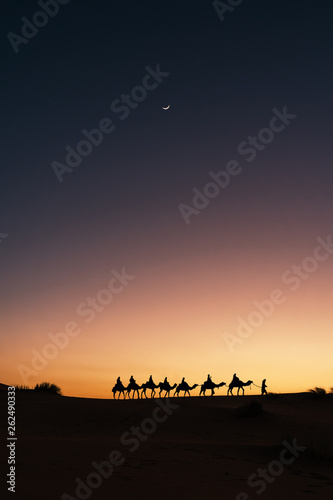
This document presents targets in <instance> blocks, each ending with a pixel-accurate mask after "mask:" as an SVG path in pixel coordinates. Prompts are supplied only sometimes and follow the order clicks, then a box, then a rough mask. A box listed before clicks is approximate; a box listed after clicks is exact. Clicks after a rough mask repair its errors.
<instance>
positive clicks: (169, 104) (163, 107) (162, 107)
mask: <svg viewBox="0 0 333 500" xmlns="http://www.w3.org/2000/svg"><path fill="white" fill-rule="evenodd" d="M169 108H170V104H168V106H167V107H166V108H164V106H162V109H169Z"/></svg>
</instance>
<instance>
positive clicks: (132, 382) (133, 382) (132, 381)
mask: <svg viewBox="0 0 333 500" xmlns="http://www.w3.org/2000/svg"><path fill="white" fill-rule="evenodd" d="M135 383H136V381H135V379H134V378H133V375H131V378H130V384H135Z"/></svg>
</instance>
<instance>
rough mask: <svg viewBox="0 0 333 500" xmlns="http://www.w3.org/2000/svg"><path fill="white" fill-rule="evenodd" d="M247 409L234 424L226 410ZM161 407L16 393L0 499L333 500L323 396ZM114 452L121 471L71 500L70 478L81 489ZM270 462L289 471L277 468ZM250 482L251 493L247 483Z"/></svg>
mask: <svg viewBox="0 0 333 500" xmlns="http://www.w3.org/2000/svg"><path fill="white" fill-rule="evenodd" d="M162 401H163V400H162ZM253 401H259V402H261V403H262V404H263V412H262V413H259V414H254V415H252V416H241V415H239V414H238V412H237V411H235V410H236V409H237V408H238V407H240V406H243V405H247V404H250V403H251V402H253ZM0 402H1V415H2V416H3V415H6V403H7V394H6V392H5V391H1V393H0ZM164 402H165V400H164ZM170 404H171V405H175V404H177V405H179V407H177V408H174V407H173V406H170V407H169V409H167V410H165V409H163V408H161V407H160V406H159V405H158V404H157V402H156V401H154V400H152V399H148V400H130V401H128V400H125V401H122V400H119V401H117V400H116V401H114V400H100V399H81V398H68V397H58V396H52V395H48V394H44V395H43V394H35V393H30V392H18V393H17V403H16V406H17V408H16V412H17V414H16V425H17V438H18V439H17V444H16V461H17V463H16V493H15V494H11V493H9V492H7V493H6V486H5V487H4V482H5V481H4V477H5V474H6V473H7V472H8V471H7V470H6V469H8V466H7V454H8V449H6V443H5V442H4V440H2V443H3V444H2V446H1V454H0V463H1V471H2V473H1V475H2V477H1V492H0V497H1V498H14V499H16V500H21V499H22V500H30V499H31V500H54V499H59V500H60V499H61V498H63V499H64V500H65V499H67V500H69V499H74V498H90V499H92V500H95V499H96V500H97V499H103V500H111V499H114V498H123V499H141V498H142V499H146V500H150V499H175V500H178V499H187V498H188V499H209V500H217V499H218V500H224V499H233V500H236V499H237V500H250V499H258V500H259V499H270V500H284V499H285V500H288V499H293V500H298V499H307V500H311V499H312V498H313V499H320V500H321V499H323V500H324V499H325V500H326V499H330V498H333V460H332V458H333V398H332V397H330V396H327V397H326V398H324V399H318V398H311V397H310V396H309V395H308V394H306V393H302V394H288V395H281V396H279V397H277V398H272V399H270V398H266V399H262V398H260V397H259V396H257V397H254V396H245V397H241V396H240V397H236V396H234V397H230V396H229V397H227V396H214V397H206V398H199V397H191V398H186V399H184V398H170V400H169V405H170ZM162 406H163V404H162ZM156 408H160V409H159V410H157V409H156ZM254 410H256V408H255V407H254ZM168 413H169V414H168ZM240 413H242V411H240ZM245 413H246V412H245ZM254 413H256V412H255V411H254ZM145 419H148V420H145ZM149 419H150V420H149ZM1 420H2V423H1V434H2V435H5V436H6V427H5V424H6V422H5V421H4V419H3V418H1ZM156 420H159V422H156ZM161 420H164V421H163V422H162V421H161ZM132 426H138V427H139V428H140V435H141V437H142V439H143V440H140V438H135V437H134V438H133V435H132V431H131V428H132ZM142 428H143V430H142ZM124 433H127V434H125V435H124ZM147 433H150V434H147ZM122 436H123V437H122ZM294 440H296V441H294ZM283 441H287V442H288V443H290V445H292V444H293V441H294V443H295V442H296V444H297V446H303V447H304V446H305V447H306V448H307V449H306V450H305V451H297V450H296V451H295V453H294V454H295V455H296V456H294V457H293V455H292V453H291V452H290V451H288V452H284V454H283V455H280V453H281V451H282V450H283V449H284V448H285V445H283ZM114 450H119V453H118V454H115V455H114V456H113V458H114V459H115V463H118V464H119V462H121V461H122V462H123V463H122V464H120V465H118V466H117V465H115V466H114V469H113V472H112V473H111V472H110V471H111V467H109V468H108V467H107V466H106V467H105V468H104V469H103V470H104V471H105V472H104V474H106V475H107V474H110V475H109V477H108V478H107V479H106V478H101V476H100V475H96V474H94V475H93V476H91V478H90V479H91V480H92V482H93V483H92V486H95V483H96V482H97V483H101V484H100V486H99V487H98V488H95V487H93V488H90V490H89V489H88V490H86V489H83V488H82V489H81V490H80V492H81V495H80V496H77V493H76V492H75V490H76V487H77V484H78V483H77V482H76V478H80V479H81V480H83V481H84V483H86V478H87V476H89V474H91V473H92V472H95V473H96V472H97V471H96V469H95V468H94V467H93V465H92V462H96V463H97V464H100V463H101V462H103V461H109V460H110V453H111V452H112V451H114ZM297 455H298V456H297ZM279 457H282V458H283V460H286V461H288V462H290V463H289V464H288V465H286V464H284V465H279V463H278V462H279V461H280V463H281V459H280V458H279ZM111 458H112V457H111ZM293 459H294V460H293ZM272 461H274V462H272ZM282 467H283V471H282ZM259 468H261V469H266V470H267V469H268V470H269V471H270V472H268V473H267V474H268V476H266V477H268V480H267V481H265V480H264V479H260V478H259V477H258V476H257V475H258V469H259ZM274 474H275V476H274ZM251 475H252V477H253V479H252V481H253V485H252V486H251V485H249V484H248V478H249V476H251ZM262 490H263V492H262V493H260V492H261V491H262ZM242 492H244V493H243V494H242ZM65 493H67V495H68V496H65V495H64V494H65ZM62 495H64V496H62Z"/></svg>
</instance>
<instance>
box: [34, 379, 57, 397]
mask: <svg viewBox="0 0 333 500" xmlns="http://www.w3.org/2000/svg"><path fill="white" fill-rule="evenodd" d="M34 391H37V392H50V393H52V394H58V396H61V389H60V387H58V386H57V385H55V384H50V383H49V382H42V383H41V384H37V385H36V386H35V388H34Z"/></svg>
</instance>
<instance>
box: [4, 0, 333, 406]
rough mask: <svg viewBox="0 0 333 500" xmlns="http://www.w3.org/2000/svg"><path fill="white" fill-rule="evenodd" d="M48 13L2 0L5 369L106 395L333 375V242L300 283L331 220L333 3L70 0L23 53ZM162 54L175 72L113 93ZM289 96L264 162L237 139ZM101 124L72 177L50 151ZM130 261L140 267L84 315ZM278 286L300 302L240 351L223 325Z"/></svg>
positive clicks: (59, 155)
mask: <svg viewBox="0 0 333 500" xmlns="http://www.w3.org/2000/svg"><path fill="white" fill-rule="evenodd" d="M38 10H41V8H40V7H39V6H38V4H37V2H35V1H28V2H26V1H25V2H23V1H15V2H11V1H10V2H9V1H6V2H4V3H3V4H2V6H1V14H2V15H1V16H0V19H1V33H2V38H1V40H2V42H1V45H2V54H3V63H2V64H3V65H2V72H1V73H2V75H1V88H2V133H1V136H2V144H3V147H2V168H1V171H0V194H1V196H0V200H1V206H2V209H1V212H0V269H1V286H0V310H1V334H0V335H1V366H0V381H1V382H2V383H6V384H23V383H27V385H29V386H34V385H35V384H36V383H39V382H42V381H49V382H51V383H56V384H58V385H59V386H60V387H61V388H62V391H63V393H64V394H65V395H69V396H83V397H101V398H108V397H110V395H111V393H110V390H111V387H112V386H113V385H114V383H115V381H116V378H117V377H118V376H120V377H121V378H122V380H123V381H124V383H125V384H126V383H127V381H128V379H129V377H130V375H132V374H133V375H134V377H135V378H136V379H137V381H138V382H139V383H143V382H145V381H146V380H148V377H149V375H150V374H152V375H153V378H154V380H155V381H156V382H159V381H160V380H163V379H164V377H165V376H168V378H169V381H170V382H171V383H174V382H179V381H180V380H181V378H182V377H183V376H185V377H186V380H187V381H188V382H189V383H190V384H194V383H202V382H203V381H204V380H205V379H206V377H207V374H208V373H210V374H211V375H212V378H213V380H214V381H216V382H221V381H224V382H227V383H229V382H230V381H231V378H232V375H233V373H234V372H236V373H237V375H238V376H239V377H240V378H241V379H242V380H248V379H252V380H253V381H254V382H255V383H256V384H258V385H259V384H260V383H261V381H262V379H263V378H266V379H267V384H268V390H269V391H271V392H293V391H305V390H307V389H308V388H310V387H314V386H316V385H317V386H321V387H325V388H326V389H328V388H329V387H331V386H333V368H332V348H333V340H332V319H333V318H332V272H333V255H331V254H329V253H327V252H326V254H325V251H324V250H321V253H320V254H316V255H320V256H321V258H322V260H321V261H318V260H317V261H316V262H315V261H313V260H306V261H305V264H304V265H305V266H310V267H311V266H313V268H314V267H316V269H314V271H313V272H311V273H307V274H308V276H307V277H306V278H300V279H299V283H298V285H299V286H298V288H297V289H296V290H292V289H291V288H292V286H293V285H292V282H291V281H290V278H291V276H292V275H293V274H294V272H295V271H294V270H295V268H293V266H294V265H302V263H303V262H304V259H307V258H308V257H313V255H314V251H315V249H316V248H317V247H318V241H317V238H322V239H323V240H325V241H326V240H327V238H329V235H331V234H333V215H332V214H333V211H332V209H333V201H332V200H333V197H332V181H333V174H332V118H331V114H332V88H333V74H332V64H331V59H332V49H333V34H332V27H331V19H332V14H333V6H332V4H331V3H330V2H327V1H324V0H317V1H316V2H314V1H307V0H297V1H293V2H290V1H288V0H271V1H269V2H262V1H255V0H254V1H251V2H246V1H244V2H242V3H241V4H240V5H239V6H238V7H235V8H234V10H233V11H232V12H226V13H225V15H224V20H223V22H222V20H221V19H220V18H219V15H218V13H217V11H216V9H215V8H214V6H213V3H212V2H210V1H209V2H207V1H203V0H202V1H196V2H192V1H183V2H179V1H177V2H176V1H170V2H164V3H161V2H156V1H150V0H149V1H146V2H143V3H142V2H137V1H127V2H116V4H115V3H114V2H106V1H102V0H96V1H95V2H93V5H92V3H91V2H79V1H77V0H71V1H70V2H68V4H66V5H61V6H59V12H58V13H57V14H56V15H55V16H54V17H53V18H51V19H49V22H48V23H47V25H46V26H44V27H40V28H39V31H38V32H37V34H35V36H34V37H33V38H31V39H30V41H28V43H26V44H24V43H21V44H19V46H18V53H17V54H16V53H15V52H14V49H13V47H12V45H11V43H10V40H9V39H8V37H7V35H8V33H9V32H12V33H16V34H17V35H21V30H22V25H23V21H22V19H21V18H22V17H24V16H25V17H26V18H27V19H29V20H31V19H32V18H33V16H34V14H35V13H36V12H37V11H38ZM158 64H159V65H160V69H161V71H163V72H166V73H169V75H168V76H167V77H165V78H164V79H163V81H162V82H161V83H159V84H158V86H157V88H155V89H153V90H149V91H148V92H147V96H146V97H145V98H144V99H143V100H142V102H139V103H138V106H137V107H136V108H135V109H131V110H130V113H129V115H128V116H127V117H126V118H125V119H123V120H121V119H120V118H121V116H122V115H121V113H117V112H114V111H112V110H111V108H110V106H111V103H113V102H114V101H115V100H116V99H120V98H121V97H120V96H121V95H122V94H130V93H131V91H132V89H133V88H134V87H136V86H138V85H141V84H142V81H143V78H144V77H145V75H146V74H147V69H146V67H147V66H149V67H150V68H153V69H154V68H156V66H157V65H158ZM149 82H150V83H152V82H153V80H152V79H150V80H149ZM132 102H134V101H132ZM168 104H170V105H171V107H170V109H169V110H167V111H163V110H162V106H167V105H168ZM284 106H286V107H287V110H288V113H290V114H293V115H297V116H296V118H294V119H292V120H290V123H289V124H288V125H286V126H285V128H284V130H282V131H281V132H275V133H274V138H273V139H272V140H271V142H270V143H268V144H266V145H265V147H264V148H262V150H261V151H258V152H257V154H256V158H255V159H254V160H253V161H252V162H248V161H247V159H248V158H249V154H247V155H245V154H241V153H240V152H239V150H238V148H239V145H240V144H241V143H242V142H244V141H246V142H247V141H248V137H249V136H257V135H258V132H259V131H261V129H263V128H267V127H269V124H270V120H271V118H272V117H273V116H274V113H273V111H272V110H273V109H274V108H275V109H277V110H279V111H280V112H282V110H283V108H284ZM103 118H109V119H110V120H112V123H113V125H114V126H115V130H114V131H113V132H112V133H110V134H105V135H104V138H103V141H102V143H101V144H100V145H99V146H94V147H93V148H92V152H91V154H89V155H88V156H86V157H84V158H82V162H81V164H80V165H78V166H77V167H75V169H73V171H72V172H71V173H65V174H64V175H63V179H62V182H59V180H58V178H57V176H56V174H55V171H54V169H53V168H52V163H53V162H55V161H56V162H60V163H63V164H65V156H66V150H65V147H66V146H68V145H69V146H71V147H72V148H74V149H75V148H76V147H77V144H78V143H79V141H81V140H82V139H84V136H83V135H82V132H81V131H82V130H83V129H86V130H88V131H90V130H91V129H95V128H96V127H98V124H99V123H100V121H101V120H102V119H103ZM278 123H279V124H281V121H280V122H278ZM263 137H265V136H263ZM266 137H267V136H266ZM260 144H261V145H262V143H260ZM243 147H244V146H243ZM231 160H235V161H237V162H238V163H239V165H240V167H241V172H240V173H239V175H237V176H234V177H232V178H231V180H230V184H229V185H228V186H227V187H226V188H225V189H221V190H220V193H219V194H218V195H217V196H216V197H215V198H214V199H210V200H209V203H207V207H206V208H204V209H203V210H201V211H199V213H197V214H194V215H192V216H191V217H190V223H189V224H186V223H185V221H184V218H183V217H182V215H181V212H180V209H179V205H180V204H186V205H188V206H192V207H193V197H194V192H193V189H194V188H197V189H198V190H199V191H200V192H203V189H204V187H205V185H206V184H207V182H209V181H211V180H212V179H211V178H210V176H209V173H210V172H212V171H213V172H215V173H217V172H219V171H221V170H225V169H226V165H227V163H228V162H230V161H231ZM1 235H2V236H1ZM5 235H7V236H6V237H5ZM325 255H326V256H327V259H326V260H323V258H324V256H325ZM123 268H125V270H126V273H127V274H128V275H131V276H135V278H134V279H132V280H130V281H129V282H128V285H127V286H125V287H124V289H123V290H121V292H120V293H117V294H113V298H112V301H111V302H110V303H109V304H108V305H105V306H103V310H99V311H95V314H94V318H93V319H92V314H91V315H90V316H88V315H85V316H83V315H79V314H78V310H77V309H78V307H79V306H80V305H81V311H82V310H83V309H85V308H87V307H88V306H82V303H83V302H86V301H87V298H88V297H90V298H92V299H93V298H96V297H97V296H99V297H103V292H100V291H101V290H102V289H105V288H107V286H108V283H109V282H110V280H111V279H112V278H113V275H112V271H114V270H116V271H118V272H119V273H120V272H121V270H122V269H123ZM293 269H294V270H293ZM303 272H304V271H303ZM286 273H287V274H286ZM288 273H289V274H288ZM283 276H284V278H283ZM117 286H118V290H119V289H120V288H119V287H120V286H121V284H119V282H118V285H117ZM274 289H280V290H281V293H282V294H283V297H284V299H285V300H284V302H283V303H281V304H278V305H275V306H274V311H273V312H272V314H271V315H270V316H269V317H268V318H265V319H264V320H263V321H262V322H261V324H260V325H259V326H258V327H255V328H253V332H252V333H251V334H249V335H248V336H247V338H245V339H243V340H244V341H243V342H242V343H239V344H235V345H234V348H233V349H230V348H229V347H228V343H227V342H226V340H225V333H226V332H228V333H229V334H231V335H236V334H237V327H238V324H239V318H240V317H241V318H243V319H244V320H247V318H248V316H249V315H250V314H251V313H253V311H255V310H256V307H255V305H254V302H255V301H258V302H262V301H263V300H267V299H268V298H269V297H270V294H271V293H272V291H273V290H274ZM99 293H100V295H98V294H99ZM105 297H106V296H105V294H104V299H105ZM82 308H83V309H82ZM99 309H102V307H100V305H99ZM87 319H92V321H90V322H87ZM71 322H74V323H76V325H77V329H78V330H77V333H78V331H79V333H78V334H77V335H76V336H74V337H70V338H69V337H68V336H67V340H68V345H67V346H66V347H65V348H64V349H58V350H57V349H56V350H54V351H53V352H56V355H55V356H54V358H53V359H49V360H48V361H47V362H46V365H45V367H43V368H42V369H40V370H34V374H30V375H29V377H28V379H25V380H24V379H23V378H22V374H21V373H22V371H21V372H20V369H19V367H20V366H21V367H22V366H24V367H26V368H28V369H31V370H33V366H32V360H33V357H34V354H33V353H32V351H33V352H34V353H35V352H36V351H37V352H38V353H42V351H43V349H44V348H45V345H46V344H50V342H51V341H50V337H49V336H48V335H49V334H50V333H52V334H57V333H58V332H63V331H64V329H65V328H66V325H68V323H71ZM238 338H239V337H238ZM35 368H36V366H35ZM255 391H257V389H256V388H253V389H252V392H255ZM195 393H196V392H194V394H195ZM247 393H251V392H250V390H249V389H248V390H247ZM218 394H225V389H220V390H219V392H218Z"/></svg>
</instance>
